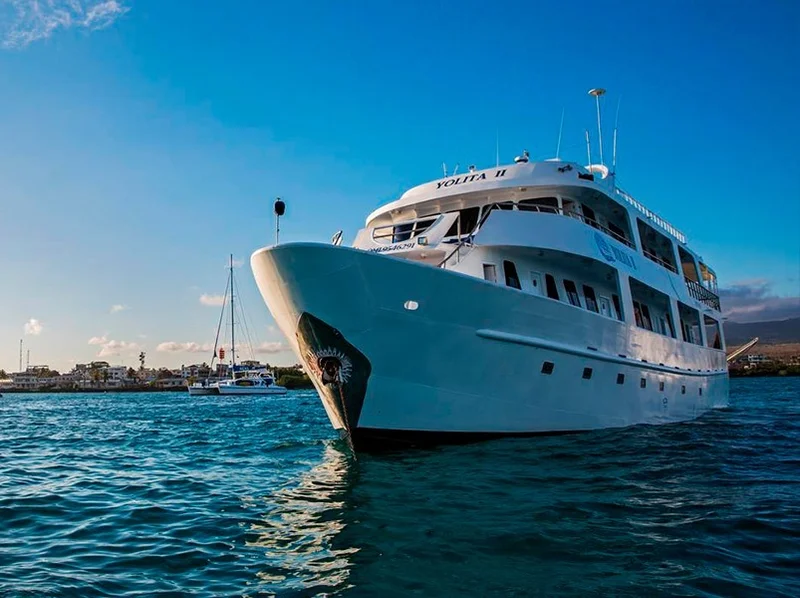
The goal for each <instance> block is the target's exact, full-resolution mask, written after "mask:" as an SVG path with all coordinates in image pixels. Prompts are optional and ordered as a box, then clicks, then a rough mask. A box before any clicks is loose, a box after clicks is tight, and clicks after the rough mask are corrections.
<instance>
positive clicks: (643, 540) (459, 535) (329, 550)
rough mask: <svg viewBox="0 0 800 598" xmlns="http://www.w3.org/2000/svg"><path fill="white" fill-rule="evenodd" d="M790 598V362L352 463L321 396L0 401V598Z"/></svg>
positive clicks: (798, 536) (794, 512) (793, 561)
mask: <svg viewBox="0 0 800 598" xmlns="http://www.w3.org/2000/svg"><path fill="white" fill-rule="evenodd" d="M159 595H163V596H184V595H187V596H262V595H267V596H268V595H277V596H314V595H342V596H413V595H420V596H764V597H777V596H786V597H796V596H800V379H797V378H795V379H751V380H732V382H731V406H730V408H728V409H723V410H716V411H714V412H712V413H710V414H708V415H706V416H704V417H703V418H701V419H699V420H697V421H695V422H691V423H687V424H680V425H670V426H661V427H646V426H640V427H635V428H630V429H626V430H614V431H602V432H592V433H586V434H575V435H568V436H559V437H538V438H527V439H513V440H498V441H492V442H485V443H479V444H473V445H467V446H455V447H442V448H436V449H431V450H415V451H406V452H401V453H393V454H386V455H361V456H359V457H358V459H357V460H356V459H353V458H352V457H351V456H350V455H349V453H348V450H347V447H346V445H345V444H344V443H342V442H341V441H339V440H336V439H335V436H334V433H333V431H332V430H331V429H330V426H329V424H328V422H327V420H326V418H325V415H324V413H323V410H322V407H321V406H320V404H319V402H318V399H317V398H316V395H315V394H314V393H309V392H296V393H292V394H290V395H288V396H286V397H236V398H225V399H221V398H219V397H216V398H215V397H192V398H190V397H188V396H186V395H184V394H177V393H158V394H111V393H109V394H83V395H82V394H72V395H66V394H62V395H43V394H42V395H6V396H5V397H3V398H0V596H3V597H6V596H159Z"/></svg>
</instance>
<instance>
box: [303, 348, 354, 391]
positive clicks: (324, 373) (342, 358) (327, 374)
mask: <svg viewBox="0 0 800 598" xmlns="http://www.w3.org/2000/svg"><path fill="white" fill-rule="evenodd" d="M307 363H308V365H309V368H310V369H311V370H313V372H314V374H316V375H317V377H319V379H320V380H322V383H323V384H326V385H327V384H332V383H334V382H335V383H337V384H341V385H344V384H346V383H347V381H348V380H349V379H350V375H351V374H352V373H353V362H352V361H350V358H349V357H348V356H347V355H345V354H344V353H343V352H342V351H339V350H338V349H333V348H330V347H329V348H325V349H320V350H319V351H316V352H315V351H309V352H308V354H307Z"/></svg>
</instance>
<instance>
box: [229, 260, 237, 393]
mask: <svg viewBox="0 0 800 598" xmlns="http://www.w3.org/2000/svg"><path fill="white" fill-rule="evenodd" d="M230 279H231V366H232V372H231V378H233V379H236V332H235V329H234V325H233V324H234V320H233V318H234V313H235V311H236V310H235V309H234V305H233V254H231V268H230Z"/></svg>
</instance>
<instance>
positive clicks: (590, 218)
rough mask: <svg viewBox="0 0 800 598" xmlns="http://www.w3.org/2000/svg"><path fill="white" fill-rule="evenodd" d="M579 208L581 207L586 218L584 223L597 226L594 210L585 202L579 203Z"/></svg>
mask: <svg viewBox="0 0 800 598" xmlns="http://www.w3.org/2000/svg"><path fill="white" fill-rule="evenodd" d="M581 208H582V209H583V217H584V218H586V224H589V225H591V226H593V227H595V228H597V216H595V214H594V210H593V209H592V208H590V207H589V206H587V205H586V204H585V203H583V204H581Z"/></svg>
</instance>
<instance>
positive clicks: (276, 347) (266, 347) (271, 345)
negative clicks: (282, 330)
mask: <svg viewBox="0 0 800 598" xmlns="http://www.w3.org/2000/svg"><path fill="white" fill-rule="evenodd" d="M285 350H286V347H284V346H283V343H281V342H278V341H273V342H267V343H261V344H260V345H258V346H257V347H255V349H254V352H255V353H259V354H264V353H267V354H272V353H280V352H281V351H285Z"/></svg>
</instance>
